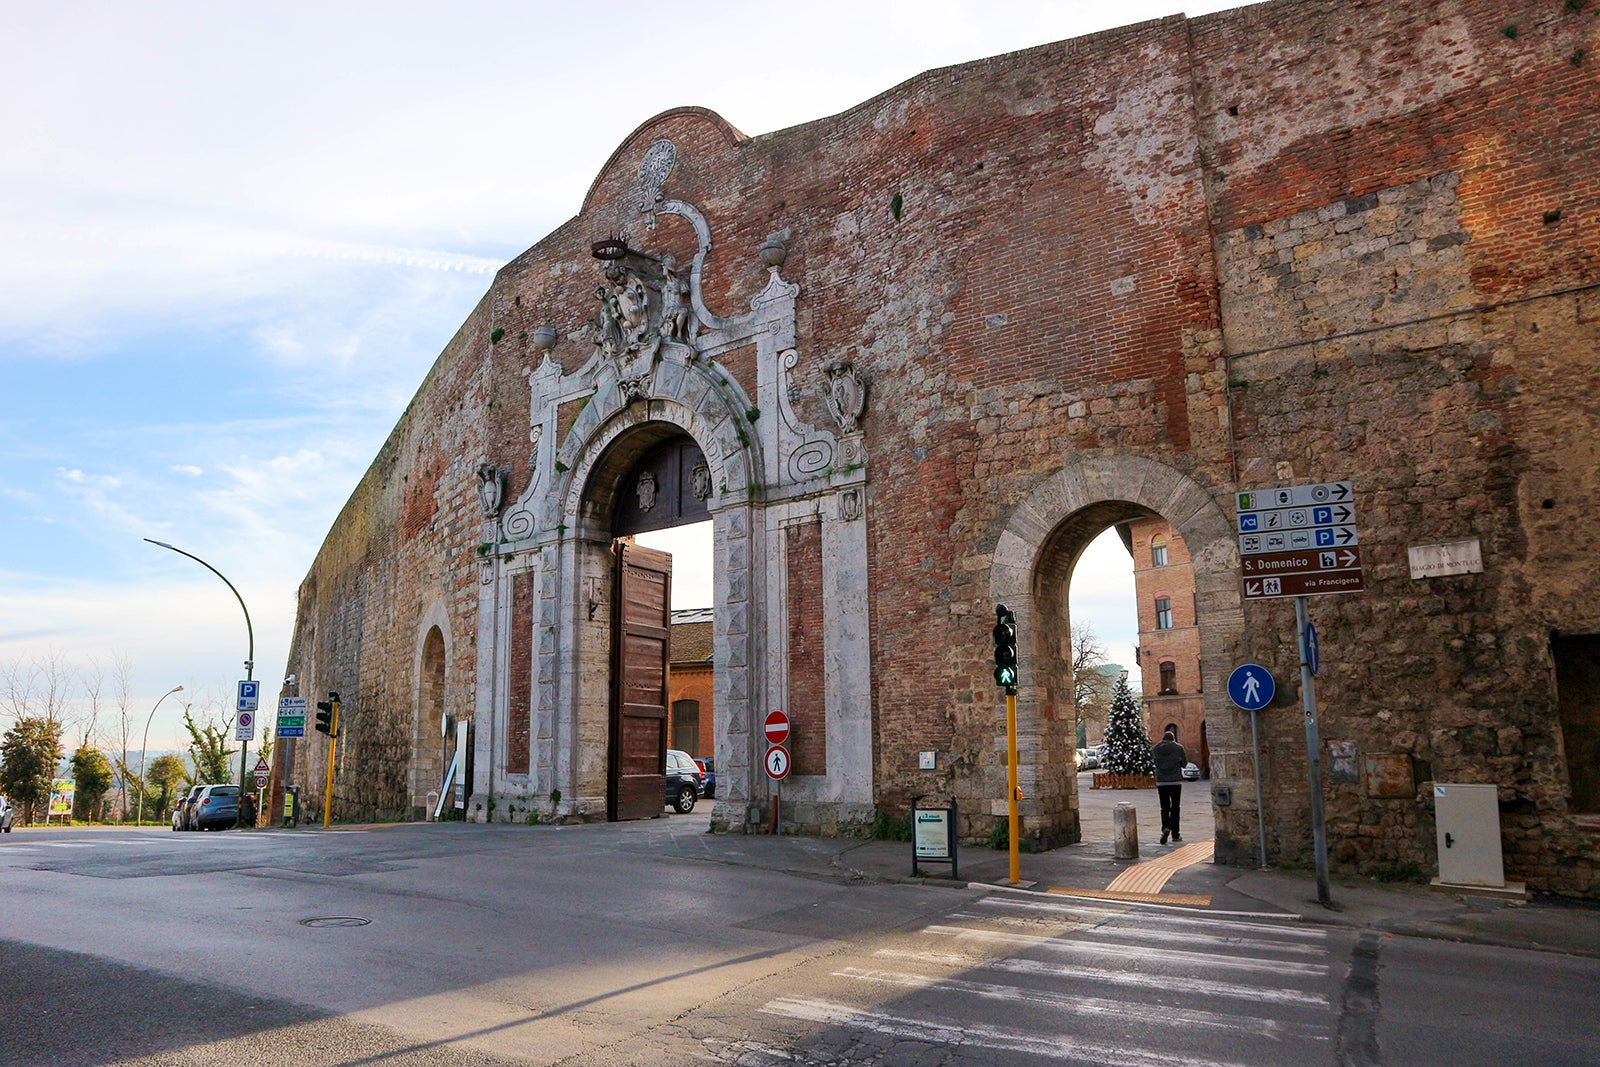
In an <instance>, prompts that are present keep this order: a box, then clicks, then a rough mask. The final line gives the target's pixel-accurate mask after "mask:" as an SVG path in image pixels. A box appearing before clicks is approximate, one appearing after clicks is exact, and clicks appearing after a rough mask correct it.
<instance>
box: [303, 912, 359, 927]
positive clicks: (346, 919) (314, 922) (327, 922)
mask: <svg viewBox="0 0 1600 1067" xmlns="http://www.w3.org/2000/svg"><path fill="white" fill-rule="evenodd" d="M371 922H372V920H371V919H360V918H357V917H356V916H354V915H327V916H324V917H323V918H320V919H301V920H300V925H301V926H367V925H369V924H370V923H371Z"/></svg>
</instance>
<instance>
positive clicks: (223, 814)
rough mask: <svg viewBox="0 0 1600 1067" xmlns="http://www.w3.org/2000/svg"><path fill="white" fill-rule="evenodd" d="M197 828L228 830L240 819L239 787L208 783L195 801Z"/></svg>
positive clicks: (195, 825) (195, 822) (195, 826)
mask: <svg viewBox="0 0 1600 1067" xmlns="http://www.w3.org/2000/svg"><path fill="white" fill-rule="evenodd" d="M191 821H192V822H193V823H194V828H195V829H196V830H226V829H227V828H228V827H230V826H232V825H233V824H234V823H236V822H238V821H239V787H238V786H236V785H208V786H206V787H205V788H204V789H203V790H201V791H200V796H199V797H198V798H196V800H195V802H194V815H193V816H192V820H191Z"/></svg>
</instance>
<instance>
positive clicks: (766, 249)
mask: <svg viewBox="0 0 1600 1067" xmlns="http://www.w3.org/2000/svg"><path fill="white" fill-rule="evenodd" d="M788 235H789V231H788V230H780V231H779V232H777V233H774V234H771V235H769V236H768V237H767V239H766V241H765V242H764V243H763V244H762V245H761V262H762V264H763V265H764V266H766V267H767V268H768V269H770V270H777V269H778V268H779V267H781V266H783V261H784V260H786V259H788V258H789V245H788V244H787V242H786V238H787V237H788Z"/></svg>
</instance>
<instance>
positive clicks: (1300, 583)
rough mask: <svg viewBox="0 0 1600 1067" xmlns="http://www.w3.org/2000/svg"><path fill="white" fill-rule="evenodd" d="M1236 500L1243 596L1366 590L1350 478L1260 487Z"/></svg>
mask: <svg viewBox="0 0 1600 1067" xmlns="http://www.w3.org/2000/svg"><path fill="white" fill-rule="evenodd" d="M1235 500H1236V503H1237V504H1238V506H1239V518H1238V530H1239V561H1240V569H1241V571H1242V572H1243V577H1244V596H1245V599H1246V600H1266V599H1270V598H1273V597H1285V596H1314V595H1318V594H1323V593H1355V592H1360V591H1361V590H1362V589H1363V588H1365V587H1364V585H1363V582H1362V575H1361V549H1360V547H1359V545H1360V542H1361V538H1360V536H1359V534H1358V533H1357V531H1356V508H1355V503H1354V494H1353V492H1352V491H1351V488H1350V483H1349V482H1319V483H1317V484H1315V485H1291V486H1286V487H1284V488H1282V489H1263V490H1258V491H1254V492H1248V493H1239V494H1238V495H1237V497H1236V498H1235Z"/></svg>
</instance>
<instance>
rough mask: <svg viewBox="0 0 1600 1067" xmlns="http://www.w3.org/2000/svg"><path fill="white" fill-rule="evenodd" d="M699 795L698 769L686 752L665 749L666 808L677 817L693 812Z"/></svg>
mask: <svg viewBox="0 0 1600 1067" xmlns="http://www.w3.org/2000/svg"><path fill="white" fill-rule="evenodd" d="M699 795H700V768H699V767H696V766H695V765H694V759H693V758H692V757H690V755H689V753H687V752H679V751H678V750H677V749H675V748H669V749H667V806H668V807H670V808H671V809H672V810H673V811H676V812H677V813H678V814H679V815H687V814H689V813H690V812H691V811H693V810H694V802H695V798H697V797H698V796H699Z"/></svg>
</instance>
